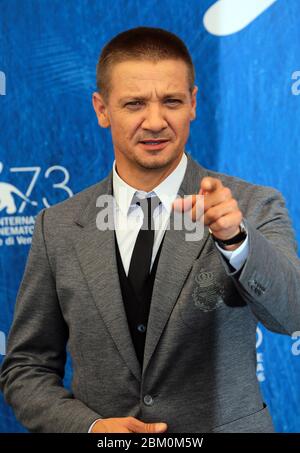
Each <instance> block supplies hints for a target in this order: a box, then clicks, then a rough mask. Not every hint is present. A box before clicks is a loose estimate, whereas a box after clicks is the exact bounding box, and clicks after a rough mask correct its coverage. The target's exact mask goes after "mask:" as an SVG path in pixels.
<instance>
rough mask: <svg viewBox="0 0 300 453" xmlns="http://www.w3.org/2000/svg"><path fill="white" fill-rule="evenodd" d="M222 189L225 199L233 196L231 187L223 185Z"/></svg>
mask: <svg viewBox="0 0 300 453" xmlns="http://www.w3.org/2000/svg"><path fill="white" fill-rule="evenodd" d="M222 191H223V196H224V198H225V199H227V198H231V197H232V193H231V190H230V189H229V187H223V189H222Z"/></svg>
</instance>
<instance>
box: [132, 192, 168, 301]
mask: <svg viewBox="0 0 300 453" xmlns="http://www.w3.org/2000/svg"><path fill="white" fill-rule="evenodd" d="M135 200H136V199H135ZM136 204H138V205H140V207H141V208H142V211H143V214H144V219H143V224H142V226H141V229H140V231H139V233H138V236H137V238H136V242H135V245H134V249H133V252H132V256H131V261H130V266H129V271H128V278H129V281H130V283H131V286H132V288H133V289H134V291H135V294H136V296H137V297H138V298H141V296H142V292H143V288H144V285H145V283H146V281H147V279H148V277H149V274H150V267H151V258H152V249H153V242H154V222H153V212H154V209H155V208H156V207H157V206H158V205H159V204H160V200H159V198H158V197H157V196H154V197H149V198H144V199H140V200H139V201H136Z"/></svg>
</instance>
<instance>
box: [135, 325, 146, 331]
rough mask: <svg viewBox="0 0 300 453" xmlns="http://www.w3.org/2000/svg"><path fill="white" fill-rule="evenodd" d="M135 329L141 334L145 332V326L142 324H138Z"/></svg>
mask: <svg viewBox="0 0 300 453" xmlns="http://www.w3.org/2000/svg"><path fill="white" fill-rule="evenodd" d="M137 329H138V331H139V332H141V333H144V332H146V326H145V325H144V324H139V325H138V326H137Z"/></svg>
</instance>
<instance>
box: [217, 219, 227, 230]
mask: <svg viewBox="0 0 300 453" xmlns="http://www.w3.org/2000/svg"><path fill="white" fill-rule="evenodd" d="M216 223H217V225H218V227H219V228H226V227H227V220H226V218H225V217H220V218H219V219H218V220H217V221H216Z"/></svg>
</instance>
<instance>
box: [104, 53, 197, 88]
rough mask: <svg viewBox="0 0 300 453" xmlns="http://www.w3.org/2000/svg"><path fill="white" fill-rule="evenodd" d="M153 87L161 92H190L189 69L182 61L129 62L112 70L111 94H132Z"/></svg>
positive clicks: (119, 64) (117, 64)
mask: <svg viewBox="0 0 300 453" xmlns="http://www.w3.org/2000/svg"><path fill="white" fill-rule="evenodd" d="M151 87H153V88H156V89H159V90H165V89H168V90H176V91H178V90H183V91H184V92H185V91H188V88H189V85H188V67H187V65H186V63H185V62H184V61H182V60H162V61H158V62H152V61H137V60H129V61H124V62H121V63H116V64H115V65H114V66H113V67H112V70H111V93H112V94H122V95H123V94H124V93H125V92H126V94H129V95H130V94H132V93H133V92H134V93H136V92H142V91H144V90H145V89H151Z"/></svg>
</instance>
